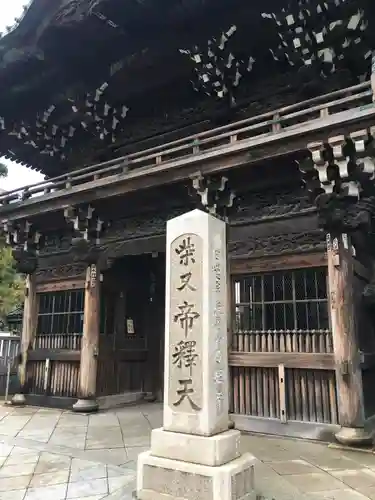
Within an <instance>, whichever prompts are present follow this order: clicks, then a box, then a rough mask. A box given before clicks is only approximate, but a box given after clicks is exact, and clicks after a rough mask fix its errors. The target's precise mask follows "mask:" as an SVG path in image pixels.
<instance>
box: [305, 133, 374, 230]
mask: <svg viewBox="0 0 375 500" xmlns="http://www.w3.org/2000/svg"><path fill="white" fill-rule="evenodd" d="M374 134H375V130H374V129H369V130H360V131H358V132H355V133H352V134H350V136H344V135H340V136H335V137H331V138H329V139H328V140H327V142H319V143H318V142H317V143H312V144H309V145H308V149H309V150H310V153H311V156H309V157H308V158H306V160H305V161H303V162H302V163H301V164H300V165H299V167H300V170H301V172H302V177H303V181H304V184H305V187H306V189H307V191H308V193H309V194H310V196H311V198H312V199H313V200H314V202H315V205H316V207H317V210H318V217H319V223H320V226H321V227H322V228H324V229H325V230H326V231H328V232H343V233H346V232H351V233H352V232H355V231H358V230H362V231H366V232H372V230H373V229H374V227H373V221H374V215H375V138H374Z"/></svg>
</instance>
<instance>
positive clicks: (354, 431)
mask: <svg viewBox="0 0 375 500" xmlns="http://www.w3.org/2000/svg"><path fill="white" fill-rule="evenodd" d="M335 438H336V439H337V441H338V442H339V443H341V444H343V445H345V446H366V445H370V444H372V441H373V436H372V433H371V432H367V431H366V430H365V429H364V428H363V427H359V428H354V427H353V428H352V427H341V429H340V430H339V432H337V433H336V434H335Z"/></svg>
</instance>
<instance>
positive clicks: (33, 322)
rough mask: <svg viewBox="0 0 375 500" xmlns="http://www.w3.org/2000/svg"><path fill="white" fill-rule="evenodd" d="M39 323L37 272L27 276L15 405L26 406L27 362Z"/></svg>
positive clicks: (14, 398) (13, 401) (13, 399)
mask: <svg viewBox="0 0 375 500" xmlns="http://www.w3.org/2000/svg"><path fill="white" fill-rule="evenodd" d="M37 323H38V304H37V295H36V275H35V272H34V273H31V274H28V275H27V276H26V285H25V302H24V307H23V321H22V335H21V346H20V355H19V358H20V360H19V365H18V378H19V383H20V392H19V393H17V394H15V395H14V396H13V398H12V404H13V405H24V404H25V403H26V399H25V394H26V393H27V390H28V387H27V386H28V384H27V383H28V374H27V360H28V354H29V351H30V349H32V347H33V342H34V338H35V334H36V329H37Z"/></svg>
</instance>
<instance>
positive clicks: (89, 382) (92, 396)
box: [73, 264, 100, 412]
mask: <svg viewBox="0 0 375 500" xmlns="http://www.w3.org/2000/svg"><path fill="white" fill-rule="evenodd" d="M99 313H100V277H99V274H98V269H97V265H96V264H91V265H90V266H88V267H87V271H86V283H85V309H84V321H83V338H82V346H81V366H80V372H79V374H80V375H79V399H78V401H77V402H76V403H75V404H74V405H73V410H74V411H76V412H93V411H96V410H97V409H98V403H97V401H96V377H97V369H98V360H97V357H98V349H99V319H100V318H99Z"/></svg>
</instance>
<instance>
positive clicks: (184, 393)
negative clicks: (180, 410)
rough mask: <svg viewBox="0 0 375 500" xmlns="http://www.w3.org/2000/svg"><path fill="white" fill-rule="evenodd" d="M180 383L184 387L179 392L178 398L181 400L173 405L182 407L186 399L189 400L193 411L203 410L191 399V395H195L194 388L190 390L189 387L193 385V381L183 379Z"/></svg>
mask: <svg viewBox="0 0 375 500" xmlns="http://www.w3.org/2000/svg"><path fill="white" fill-rule="evenodd" d="M178 383H179V384H180V385H181V386H182V388H181V389H178V390H177V396H179V398H180V399H178V401H176V402H175V403H173V406H180V404H181V403H182V402H183V401H184V399H187V400H188V401H189V403H190V406H191V407H192V409H193V410H195V411H200V410H201V408H200V407H199V406H198V405H197V404H195V403H194V401H193V400H192V399H191V397H190V395H191V394H194V389H193V388H192V387H190V388H188V386H189V385H191V384H192V383H193V381H192V379H191V378H189V379H182V380H179V381H178Z"/></svg>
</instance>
